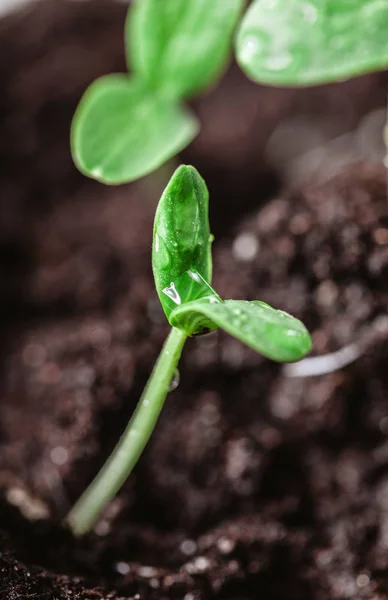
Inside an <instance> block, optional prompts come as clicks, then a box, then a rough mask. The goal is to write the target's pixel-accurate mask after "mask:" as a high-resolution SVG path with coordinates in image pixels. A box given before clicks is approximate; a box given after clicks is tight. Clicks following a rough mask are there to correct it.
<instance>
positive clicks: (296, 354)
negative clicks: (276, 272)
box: [170, 298, 311, 362]
mask: <svg viewBox="0 0 388 600" xmlns="http://www.w3.org/2000/svg"><path fill="white" fill-rule="evenodd" d="M201 317H202V318H204V317H205V318H207V319H209V320H210V321H211V322H213V323H214V324H215V325H218V327H221V328H222V329H224V330H225V331H227V332H228V333H230V335H232V336H234V337H235V338H237V339H239V340H240V341H241V342H243V343H244V344H246V345H247V346H250V347H251V348H253V349H254V350H256V352H259V353H260V354H263V355H264V356H266V357H268V358H271V359H272V360H275V361H278V362H292V361H295V360H299V359H300V358H302V357H303V356H304V355H305V354H307V353H308V352H309V351H310V349H311V338H310V335H309V333H308V331H307V329H306V328H305V326H304V325H303V323H301V321H299V320H298V319H295V317H292V316H291V315H289V314H288V313H285V312H283V311H280V310H275V309H274V308H272V307H271V306H268V304H265V303H264V302H259V301H257V302H256V301H255V302H247V301H244V300H225V301H219V302H217V301H214V300H212V298H203V299H200V300H195V301H193V302H188V303H187V304H182V305H181V306H178V307H177V308H176V309H175V310H174V311H173V312H172V313H171V315H170V324H171V325H172V326H173V327H180V326H181V325H182V323H183V322H186V323H187V322H190V321H191V322H195V321H196V320H198V321H199V319H200V318H201Z"/></svg>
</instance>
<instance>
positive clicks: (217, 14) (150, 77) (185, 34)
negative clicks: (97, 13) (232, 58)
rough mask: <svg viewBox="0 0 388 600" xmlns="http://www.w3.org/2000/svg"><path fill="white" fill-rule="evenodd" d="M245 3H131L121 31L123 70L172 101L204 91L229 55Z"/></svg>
mask: <svg viewBox="0 0 388 600" xmlns="http://www.w3.org/2000/svg"><path fill="white" fill-rule="evenodd" d="M243 5H244V0H135V2H134V5H133V6H132V7H131V8H130V9H129V12H128V19H127V26H126V36H125V37H126V52H127V62H128V66H129V67H131V68H132V69H133V71H134V72H135V73H136V74H137V75H139V76H141V77H142V78H144V79H145V80H147V81H148V82H149V84H150V85H152V86H154V87H157V88H160V89H162V88H163V89H164V90H165V93H166V94H167V95H169V96H172V97H179V98H180V97H187V96H191V95H192V94H194V93H196V92H199V91H201V90H203V89H205V88H206V87H207V86H208V85H210V84H211V83H212V82H213V81H214V80H215V79H216V78H217V77H218V75H219V74H220V72H221V71H222V70H223V68H224V67H225V65H226V62H227V60H228V56H229V54H230V46H231V42H232V35H233V31H234V28H235V26H236V24H237V21H238V18H239V16H240V14H241V11H242V8H243Z"/></svg>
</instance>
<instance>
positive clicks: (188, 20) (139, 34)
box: [71, 0, 244, 184]
mask: <svg viewBox="0 0 388 600" xmlns="http://www.w3.org/2000/svg"><path fill="white" fill-rule="evenodd" d="M243 5H244V0H211V1H209V0H135V1H134V2H133V3H132V5H131V7H130V8H129V10H128V16H127V21H126V27H125V49H126V58H127V64H128V69H129V70H130V73H131V75H127V74H115V75H107V76H105V77H102V78H100V79H98V80H97V81H95V82H94V83H93V84H92V85H91V86H90V87H89V89H88V90H87V91H86V93H85V95H84V97H83V98H82V100H81V102H80V105H79V107H78V109H77V112H76V114H75V117H74V120H73V124H72V132H71V138H72V153H73V158H74V161H75V163H76V165H77V166H78V168H79V169H80V170H81V171H82V172H83V173H85V174H86V175H88V176H89V177H92V178H94V179H97V180H99V181H102V182H104V183H109V184H119V183H124V182H128V181H133V180H135V179H138V178H139V177H142V176H143V175H146V174H148V173H150V172H152V171H154V170H155V169H157V168H158V167H160V166H161V165H162V164H163V163H165V162H166V161H168V160H169V159H171V158H172V157H174V156H175V155H176V154H177V153H178V152H180V151H181V150H183V148H185V147H186V146H188V144H189V143H190V142H191V141H192V140H193V139H194V137H195V136H196V135H197V133H198V131H199V123H198V121H197V119H196V117H195V116H194V115H193V113H192V112H191V110H190V109H189V108H188V107H187V106H185V105H184V104H183V102H182V101H183V100H185V99H187V98H190V97H192V96H193V95H195V94H197V93H199V92H201V91H203V90H205V89H206V88H208V87H209V86H210V85H211V84H212V83H214V82H215V81H216V80H217V78H218V77H219V76H220V74H221V73H222V71H223V69H224V68H225V66H226V63H227V61H228V56H229V54H230V51H231V45H232V35H233V31H234V29H235V27H236V24H237V21H238V19H239V16H240V14H241V11H242V8H243Z"/></svg>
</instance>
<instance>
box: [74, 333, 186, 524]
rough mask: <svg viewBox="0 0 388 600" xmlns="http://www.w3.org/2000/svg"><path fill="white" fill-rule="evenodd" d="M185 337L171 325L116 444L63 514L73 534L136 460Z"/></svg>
mask: <svg viewBox="0 0 388 600" xmlns="http://www.w3.org/2000/svg"><path fill="white" fill-rule="evenodd" d="M186 337H187V336H186V334H185V333H183V332H182V331H180V330H179V329H175V328H172V329H171V331H170V333H169V336H168V338H167V339H166V341H165V344H164V346H163V349H162V351H161V353H160V355H159V358H158V360H157V362H156V364H155V367H154V369H153V371H152V373H151V376H150V378H149V380H148V382H147V385H146V387H145V388H144V391H143V393H142V395H141V398H140V400H139V402H138V405H137V407H136V410H135V412H134V413H133V415H132V418H131V419H130V421H129V423H128V425H127V427H126V429H125V431H124V433H123V435H122V436H121V438H120V440H119V442H118V444H117V445H116V447H115V449H114V450H113V452H112V454H111V455H110V457H109V458H108V460H107V461H106V463H105V464H104V466H103V467H102V469H101V470H100V472H99V473H98V474H97V476H96V477H95V479H94V480H93V481H92V483H91V484H90V485H89V487H88V488H87V489H86V490H85V492H84V493H83V494H82V496H81V497H80V498H79V500H78V501H77V502H76V503H75V505H74V506H73V508H72V509H71V511H70V513H69V514H68V516H67V522H68V523H69V525H70V527H71V529H72V530H73V533H74V534H76V535H82V534H84V533H86V532H88V531H89V530H90V529H91V528H92V527H93V525H94V523H95V521H96V520H97V518H98V516H99V515H100V513H101V512H102V511H103V510H104V508H105V506H106V505H107V504H108V502H110V500H112V498H114V496H115V495H116V493H117V492H118V490H119V489H120V488H121V486H122V485H123V483H124V482H125V480H126V479H127V477H128V475H129V474H130V472H131V471H132V469H133V467H134V466H135V464H136V463H137V461H138V459H139V457H140V455H141V453H142V452H143V450H144V447H145V445H146V443H147V442H148V440H149V438H150V436H151V434H152V432H153V430H154V427H155V424H156V421H157V419H158V417H159V414H160V411H161V410H162V407H163V404H164V401H165V399H166V396H167V394H168V388H169V385H170V382H171V380H172V379H173V377H174V375H175V370H176V367H177V364H178V361H179V358H180V356H181V353H182V348H183V346H184V343H185V341H186Z"/></svg>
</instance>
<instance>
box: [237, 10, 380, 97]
mask: <svg viewBox="0 0 388 600" xmlns="http://www.w3.org/2000/svg"><path fill="white" fill-rule="evenodd" d="M236 55H237V61H238V63H239V64H240V66H241V68H242V69H243V71H244V72H245V73H246V74H247V75H248V77H250V78H251V79H253V80H254V81H257V82H259V83H267V84H272V85H279V86H283V85H291V86H298V85H313V84H320V83H327V82H332V81H338V80H343V79H348V78H349V77H352V76H355V75H360V74H362V73H366V72H368V71H375V70H379V69H384V68H386V67H388V0H307V1H304V0H255V1H254V2H253V3H252V4H251V5H250V7H249V8H248V10H247V12H246V14H245V16H244V18H243V20H242V22H241V25H240V26H239V29H238V34H237V39H236Z"/></svg>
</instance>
